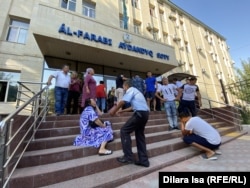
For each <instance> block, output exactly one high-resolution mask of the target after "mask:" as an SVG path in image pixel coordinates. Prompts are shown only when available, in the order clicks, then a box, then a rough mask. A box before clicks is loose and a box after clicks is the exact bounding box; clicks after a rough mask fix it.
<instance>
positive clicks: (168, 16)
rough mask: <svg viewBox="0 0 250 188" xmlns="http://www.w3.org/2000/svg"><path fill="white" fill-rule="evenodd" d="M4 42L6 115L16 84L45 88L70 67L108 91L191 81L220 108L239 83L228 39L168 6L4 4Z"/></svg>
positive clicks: (132, 0)
mask: <svg viewBox="0 0 250 188" xmlns="http://www.w3.org/2000/svg"><path fill="white" fill-rule="evenodd" d="M183 8H185V7H183ZM0 37H1V40H0V114H3V113H5V114H6V113H10V112H12V111H13V110H14V109H15V105H16V89H15V88H16V86H17V81H20V82H34V83H41V82H45V81H46V80H47V79H48V76H49V75H50V73H51V72H52V71H55V70H58V69H61V67H62V65H64V64H68V65H69V66H70V70H71V71H73V70H74V71H77V72H79V73H84V72H85V70H86V68H88V67H92V68H94V70H95V78H96V80H97V83H99V80H104V82H105V84H106V85H107V87H108V89H109V88H111V87H112V86H115V77H116V76H117V75H118V74H123V75H125V76H126V77H132V76H134V75H135V74H139V75H141V76H142V77H144V78H145V75H146V72H147V71H151V72H152V73H153V75H155V76H169V75H172V74H174V73H185V74H191V75H195V76H197V77H198V82H197V84H198V85H199V87H200V91H201V95H202V97H204V98H209V99H213V100H216V101H220V102H223V99H222V97H221V94H222V88H221V83H223V84H224V85H226V84H227V83H228V82H229V81H230V80H231V79H234V72H233V65H232V62H233V61H232V60H231V57H230V54H229V47H228V45H227V43H226V39H225V38H224V37H223V36H222V35H221V34H219V33H217V32H216V31H214V30H213V29H212V28H210V27H209V26H207V25H206V24H205V23H202V22H201V21H199V20H198V19H197V18H195V17H193V16H192V15H190V14H189V13H187V12H185V11H184V10H183V9H182V8H180V7H178V6H176V5H175V4H173V3H171V1H167V0H53V1H51V0H3V1H1V6H0ZM31 87H34V88H33V89H34V90H37V89H40V87H41V86H40V84H37V85H36V84H34V86H31ZM228 102H229V103H232V101H231V99H230V97H228Z"/></svg>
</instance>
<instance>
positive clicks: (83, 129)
mask: <svg viewBox="0 0 250 188" xmlns="http://www.w3.org/2000/svg"><path fill="white" fill-rule="evenodd" d="M98 114H100V111H99V109H98V107H96V102H95V100H94V99H86V101H85V106H84V109H83V111H82V113H81V116H80V133H81V134H80V135H78V136H77V137H76V138H75V140H74V143H73V145H75V146H84V147H95V148H99V152H98V154H99V155H101V156H102V155H110V154H112V150H108V149H106V145H107V143H108V142H109V141H112V140H113V130H112V127H111V123H110V121H102V120H101V119H100V118H99V115H98Z"/></svg>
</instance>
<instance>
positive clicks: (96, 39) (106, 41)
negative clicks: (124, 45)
mask: <svg viewBox="0 0 250 188" xmlns="http://www.w3.org/2000/svg"><path fill="white" fill-rule="evenodd" d="M58 32H59V33H64V34H66V35H70V36H73V35H75V36H77V37H78V38H80V37H82V38H83V39H85V40H89V41H94V42H98V43H102V44H105V45H108V46H112V39H109V38H107V37H103V36H98V35H95V34H93V33H88V32H83V31H82V30H77V31H72V30H71V29H70V27H66V26H65V24H62V25H61V27H60V28H59V30H58Z"/></svg>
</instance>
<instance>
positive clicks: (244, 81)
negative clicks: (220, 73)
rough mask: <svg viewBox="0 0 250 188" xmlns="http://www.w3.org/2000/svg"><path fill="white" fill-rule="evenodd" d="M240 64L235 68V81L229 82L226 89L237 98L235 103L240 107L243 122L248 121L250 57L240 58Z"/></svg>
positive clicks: (249, 110) (249, 111)
mask: <svg viewBox="0 0 250 188" xmlns="http://www.w3.org/2000/svg"><path fill="white" fill-rule="evenodd" d="M241 66H242V68H236V73H237V75H236V78H237V81H236V82H235V83H232V84H230V86H229V88H228V89H229V91H230V92H231V94H233V95H234V96H236V98H237V99H239V100H238V101H237V102H235V105H237V106H239V107H241V108H242V111H241V116H242V119H243V123H250V108H249V105H250V58H248V60H241ZM239 101H240V102H239Z"/></svg>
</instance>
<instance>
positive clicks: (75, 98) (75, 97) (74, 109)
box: [67, 91, 80, 114]
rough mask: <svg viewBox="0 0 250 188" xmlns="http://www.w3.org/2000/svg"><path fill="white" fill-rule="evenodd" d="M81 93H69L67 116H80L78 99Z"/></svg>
mask: <svg viewBox="0 0 250 188" xmlns="http://www.w3.org/2000/svg"><path fill="white" fill-rule="evenodd" d="M79 96H80V93H79V92H77V91H69V94H68V100H67V114H78V99H79ZM72 100H73V107H72V111H71V102H72Z"/></svg>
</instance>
